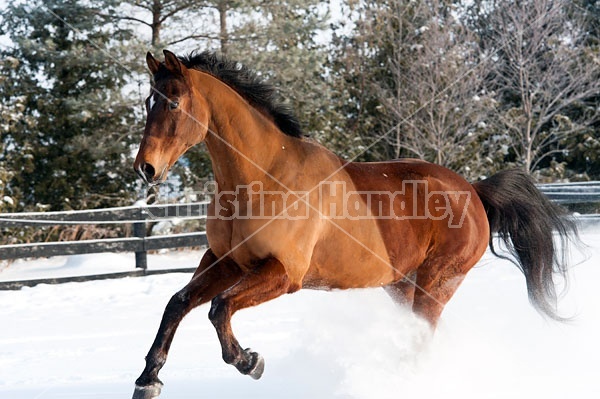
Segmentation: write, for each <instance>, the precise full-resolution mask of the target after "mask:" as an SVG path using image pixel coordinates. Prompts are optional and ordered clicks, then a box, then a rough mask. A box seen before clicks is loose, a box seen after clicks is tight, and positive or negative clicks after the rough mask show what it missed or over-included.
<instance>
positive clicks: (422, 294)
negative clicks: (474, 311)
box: [413, 258, 473, 330]
mask: <svg viewBox="0 0 600 399" xmlns="http://www.w3.org/2000/svg"><path fill="white" fill-rule="evenodd" d="M472 266H473V265H472V264H470V263H467V262H464V261H457V260H456V259H454V260H452V259H447V258H446V259H438V260H434V261H431V260H430V261H428V262H426V263H425V264H423V265H422V266H421V267H419V269H418V271H417V281H416V290H415V300H414V303H413V312H414V313H416V314H417V315H419V316H421V317H422V318H424V319H425V320H427V321H428V322H429V324H430V325H431V327H432V329H434V330H435V328H436V326H437V323H438V320H439V318H440V316H441V314H442V311H443V310H444V307H445V306H446V303H448V301H449V300H450V298H452V295H454V293H455V292H456V290H457V289H458V287H459V285H460V283H462V281H463V280H464V278H465V275H466V273H467V271H469V269H471V267H472Z"/></svg>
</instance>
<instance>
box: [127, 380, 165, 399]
mask: <svg viewBox="0 0 600 399" xmlns="http://www.w3.org/2000/svg"><path fill="white" fill-rule="evenodd" d="M162 386H163V384H161V383H160V382H155V383H153V384H151V385H145V386H143V387H141V386H139V385H136V386H135V390H134V391H133V398H132V399H154V398H158V396H159V395H160V390H161V389H162Z"/></svg>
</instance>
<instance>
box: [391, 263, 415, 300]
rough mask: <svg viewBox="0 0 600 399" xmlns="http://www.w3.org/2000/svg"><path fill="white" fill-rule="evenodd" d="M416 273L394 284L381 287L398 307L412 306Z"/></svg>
mask: <svg viewBox="0 0 600 399" xmlns="http://www.w3.org/2000/svg"><path fill="white" fill-rule="evenodd" d="M416 280H417V272H416V271H414V272H411V273H408V274H407V275H405V276H404V278H403V279H402V280H400V281H398V282H396V283H392V284H389V285H386V286H385V287H383V289H384V290H385V292H387V293H388V295H389V296H390V297H391V298H392V299H393V300H394V302H396V303H397V304H398V305H400V306H412V304H413V300H414V297H415V284H416V283H417V282H416Z"/></svg>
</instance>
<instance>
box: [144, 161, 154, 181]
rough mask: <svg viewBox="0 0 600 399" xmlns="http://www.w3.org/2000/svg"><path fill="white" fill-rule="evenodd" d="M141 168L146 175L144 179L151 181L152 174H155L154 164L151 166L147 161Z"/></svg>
mask: <svg viewBox="0 0 600 399" xmlns="http://www.w3.org/2000/svg"><path fill="white" fill-rule="evenodd" d="M142 170H143V172H144V175H146V179H147V180H148V181H152V179H154V175H155V174H156V170H154V166H152V165H151V164H149V163H145V164H144V165H143V166H142Z"/></svg>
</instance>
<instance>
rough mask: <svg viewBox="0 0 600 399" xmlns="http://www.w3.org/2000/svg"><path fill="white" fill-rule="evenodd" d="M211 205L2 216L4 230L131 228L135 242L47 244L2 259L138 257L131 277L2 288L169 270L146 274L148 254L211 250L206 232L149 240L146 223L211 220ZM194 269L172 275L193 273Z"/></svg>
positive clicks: (20, 248) (3, 253)
mask: <svg viewBox="0 0 600 399" xmlns="http://www.w3.org/2000/svg"><path fill="white" fill-rule="evenodd" d="M208 204H209V203H208V202H197V203H190V204H170V205H149V206H143V207H142V206H131V207H121V208H110V209H98V210H89V211H66V212H41V213H40V212H35V213H4V214H0V229H2V230H4V229H5V228H15V227H17V228H18V227H25V226H41V225H46V226H56V225H96V224H131V225H132V227H133V229H132V230H133V237H124V238H107V239H99V240H81V241H59V242H42V243H31V244H14V245H2V246H0V260H10V259H19V258H39V257H51V256H63V255H79V254H90V253H102V252H134V253H135V269H133V270H132V271H130V272H124V273H112V274H101V275H93V276H78V277H65V278H57V279H44V280H28V281H20V282H15V281H7V282H0V289H17V288H20V287H22V286H32V285H35V284H38V283H41V282H46V283H61V282H66V281H84V280H92V279H106V278H120V277H123V276H138V275H148V274H155V273H164V272H165V271H148V270H147V253H148V251H153V250H159V249H169V248H182V247H196V246H200V247H202V246H206V245H208V240H207V238H206V233H205V232H197V233H185V234H171V235H164V236H147V229H146V223H147V222H149V221H164V220H174V219H196V220H197V219H202V218H206V213H207V208H208ZM189 270H190V269H182V270H173V271H189Z"/></svg>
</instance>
